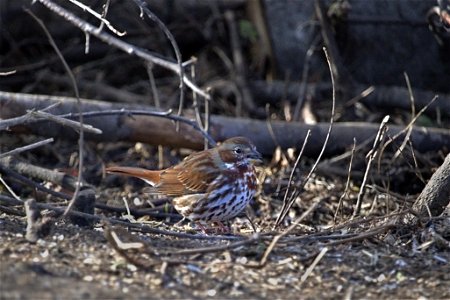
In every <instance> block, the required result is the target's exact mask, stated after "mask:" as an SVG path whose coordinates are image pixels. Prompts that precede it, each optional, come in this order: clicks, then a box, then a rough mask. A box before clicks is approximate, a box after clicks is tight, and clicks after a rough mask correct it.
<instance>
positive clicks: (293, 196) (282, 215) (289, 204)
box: [275, 47, 336, 227]
mask: <svg viewBox="0 0 450 300" xmlns="http://www.w3.org/2000/svg"><path fill="white" fill-rule="evenodd" d="M323 51H324V53H325V57H326V59H327V63H328V68H329V71H330V77H331V86H332V89H333V93H332V95H333V97H332V106H331V117H330V122H329V124H330V125H329V126H328V131H327V135H326V137H325V141H324V142H323V145H322V149H321V150H320V153H319V155H318V156H317V159H316V162H315V163H314V165H313V166H312V168H311V170H310V171H309V174H308V175H307V176H306V178H305V180H304V181H303V183H302V186H301V187H300V188H299V189H297V191H296V192H295V193H292V194H291V197H290V198H289V200H288V201H287V203H286V202H284V203H283V208H285V209H284V210H283V209H282V211H281V213H280V215H279V216H278V218H277V222H275V226H276V227H277V226H279V225H280V224H281V222H283V220H284V218H285V217H286V215H287V213H288V212H289V210H290V209H291V207H292V205H294V202H295V199H296V198H297V197H298V195H299V194H300V192H301V190H302V189H303V187H304V186H305V184H306V183H307V182H308V180H309V179H310V178H311V176H312V174H313V173H314V171H315V170H316V168H317V165H318V164H319V162H320V159H321V158H322V155H323V153H324V152H325V148H326V147H327V144H328V140H329V139H330V135H331V130H332V128H333V123H334V114H335V106H336V85H335V82H334V74H333V71H332V65H331V60H330V57H329V56H328V52H327V49H326V48H325V47H324V48H323Z"/></svg>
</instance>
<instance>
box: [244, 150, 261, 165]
mask: <svg viewBox="0 0 450 300" xmlns="http://www.w3.org/2000/svg"><path fill="white" fill-rule="evenodd" d="M247 158H248V160H249V161H250V162H251V163H252V164H260V163H262V155H261V153H259V152H258V151H256V150H254V151H252V152H251V153H249V154H248V156H247Z"/></svg>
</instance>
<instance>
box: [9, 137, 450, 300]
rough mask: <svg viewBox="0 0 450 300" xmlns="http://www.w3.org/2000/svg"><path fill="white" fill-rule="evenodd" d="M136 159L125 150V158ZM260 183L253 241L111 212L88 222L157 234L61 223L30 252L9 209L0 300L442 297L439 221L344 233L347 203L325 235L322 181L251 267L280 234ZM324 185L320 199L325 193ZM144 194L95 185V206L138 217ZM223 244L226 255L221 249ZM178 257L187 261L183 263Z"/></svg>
mask: <svg viewBox="0 0 450 300" xmlns="http://www.w3.org/2000/svg"><path fill="white" fill-rule="evenodd" d="M114 147H116V146H114ZM114 147H113V148H114ZM146 147H147V146H146ZM148 149H153V148H152V147H148ZM99 151H101V150H99ZM149 151H151V150H149ZM113 152H114V151H113ZM114 153H115V152H114ZM117 153H120V152H117ZM102 155H103V156H102V157H107V156H108V154H105V153H103V154H102ZM135 155H137V153H135V152H134V151H129V153H128V157H127V158H128V159H135V157H134V156H135ZM267 171H268V169H266V172H267ZM267 178H269V177H266V179H264V176H261V179H262V180H263V184H262V189H261V191H260V194H259V195H258V197H257V198H256V200H255V202H254V203H253V205H252V211H253V212H252V214H253V222H254V223H255V225H256V227H257V231H258V232H259V234H258V235H256V236H255V235H254V233H253V231H252V229H251V226H250V225H249V223H248V221H247V220H246V219H245V218H238V219H237V220H235V221H234V222H233V224H231V228H232V230H233V233H232V234H227V235H220V234H208V235H205V234H203V233H201V232H198V231H197V230H194V229H192V227H191V225H190V224H189V223H183V224H182V225H177V226H175V225H174V223H175V222H176V221H178V220H179V219H177V218H174V217H173V216H175V214H174V213H173V212H172V211H171V209H170V208H169V209H167V208H165V212H166V213H167V215H168V216H172V219H170V218H168V217H167V218H154V217H148V216H144V217H140V218H139V217H136V218H134V217H132V216H127V214H126V213H125V210H124V211H123V212H111V211H108V209H106V208H105V207H103V209H99V208H97V209H96V215H98V216H103V217H107V218H109V220H122V221H124V222H129V221H128V220H138V224H141V223H143V224H145V225H144V229H145V228H150V231H151V230H152V229H161V230H162V232H161V233H160V234H156V233H149V232H148V231H147V232H146V230H142V227H139V226H140V225H136V226H135V227H132V228H129V229H127V227H126V226H124V225H122V224H113V225H107V224H106V223H105V222H94V224H93V226H92V227H89V226H79V225H75V224H73V223H71V222H70V221H69V220H68V219H60V218H58V219H54V220H53V221H52V225H53V226H52V228H51V231H50V234H49V235H47V236H45V237H43V238H41V239H39V240H38V241H37V242H36V243H30V242H28V241H27V240H26V238H25V235H26V226H27V221H26V218H25V217H24V213H23V209H22V207H21V206H16V207H15V208H14V207H10V208H13V209H15V210H14V212H10V213H7V212H3V213H2V214H1V215H0V253H1V255H0V257H1V280H0V282H1V299H130V298H182V299H186V298H190V299H192V298H221V299H224V298H239V299H242V298H279V299H299V298H300V299H317V298H328V299H331V298H345V299H351V298H354V299H360V298H368V299H379V298H391V299H392V298H414V299H417V298H421V299H448V298H450V267H449V264H450V250H449V246H448V243H449V240H450V231H449V228H450V221H449V219H450V218H449V217H448V215H447V216H443V217H441V218H436V219H435V220H433V221H430V222H429V224H423V225H422V226H415V227H408V226H405V225H402V222H400V221H398V222H394V223H391V221H392V220H397V219H396V218H397V216H398V215H396V214H395V211H394V212H393V213H391V214H388V213H385V212H383V205H381V204H378V206H377V210H375V213H373V214H372V215H367V216H366V217H361V218H357V219H355V220H353V221H351V222H350V221H349V216H348V215H345V211H346V209H347V208H346V205H347V204H346V203H344V215H343V216H342V219H341V221H338V222H336V224H335V225H333V224H334V223H333V217H332V215H333V210H335V209H336V205H337V202H338V201H337V197H330V196H329V195H332V194H333V193H335V191H334V190H333V186H334V188H335V189H336V190H339V189H341V188H342V186H341V185H339V184H337V183H336V182H335V183H334V185H333V182H332V181H331V180H329V179H328V180H327V179H324V178H316V179H315V180H314V184H311V185H307V187H306V189H307V190H308V193H306V194H305V195H304V196H305V197H304V201H302V202H301V203H297V207H296V208H293V209H292V210H293V212H292V213H290V214H289V216H288V219H289V220H295V218H296V217H298V216H299V215H300V214H301V213H304V212H305V211H306V210H307V209H308V208H310V207H311V206H314V205H315V206H314V209H313V210H312V211H311V213H309V214H308V217H306V218H305V219H304V221H303V222H301V223H300V224H299V225H298V226H297V227H296V228H294V229H293V230H292V231H291V232H290V233H289V234H287V235H286V236H283V237H281V238H280V239H279V240H278V242H277V243H276V244H275V247H274V248H273V250H272V251H271V253H270V255H269V256H268V258H267V262H266V263H265V264H264V265H263V266H261V265H259V264H260V262H261V260H262V259H263V256H264V253H265V252H266V251H267V249H268V247H269V245H270V242H271V241H272V240H273V238H274V237H275V236H276V235H277V232H275V231H272V229H271V228H272V226H273V224H274V221H275V217H276V216H277V211H276V209H277V207H278V206H279V205H280V203H281V200H280V199H278V200H276V199H270V196H273V195H274V194H273V189H272V188H271V183H270V182H271V181H270V180H269V179H267ZM93 181H95V180H93ZM324 186H327V187H328V196H326V195H325V194H323V192H324V189H323V187H324ZM143 187H144V186H143V185H142V184H141V183H140V182H139V181H135V180H133V179H123V178H119V177H115V176H112V177H107V178H104V179H103V180H101V181H100V182H99V184H98V186H97V188H96V192H97V204H98V205H100V204H103V205H104V206H105V205H106V206H108V207H121V208H122V209H124V208H123V202H122V201H121V198H126V199H127V200H128V201H129V203H131V204H133V205H130V206H132V207H131V209H132V211H133V212H136V211H140V210H142V209H144V208H143V207H144V206H145V205H146V204H145V203H146V201H141V202H139V201H138V200H137V199H141V200H142V199H149V198H151V196H149V195H148V194H146V192H145V188H144V189H143ZM330 189H331V190H330ZM23 192H26V190H23ZM308 194H310V195H309V196H308ZM320 195H322V196H320ZM369 196H371V194H370V193H369ZM350 198H353V199H354V195H353V196H350ZM317 199H318V200H317ZM48 203H50V204H52V205H54V206H55V207H56V206H60V205H66V204H64V203H60V204H57V203H53V202H51V201H49V202H48ZM380 203H381V202H380ZM134 204H138V205H134ZM139 205H140V206H139ZM348 205H352V202H351V201H350V202H349V203H348ZM98 207H101V206H98ZM365 207H366V206H363V210H367V208H365ZM147 209H148V207H147ZM378 210H379V211H378ZM42 213H45V211H43V212H42ZM330 215H331V216H330ZM346 218H347V220H345V219H346ZM392 224H393V225H392ZM391 225H392V226H391ZM282 228H283V227H282ZM282 228H281V229H282ZM106 229H108V230H113V231H114V232H116V233H117V236H119V239H120V240H130V239H131V242H133V241H134V242H136V241H137V242H138V243H144V244H145V245H146V246H145V249H144V248H139V249H128V250H125V251H124V253H125V254H124V253H122V254H120V253H118V252H117V251H116V250H115V248H117V245H114V244H113V243H111V241H110V240H108V239H107V238H106V237H105V230H106ZM177 234H179V235H178V236H177ZM437 237H440V238H441V239H438V238H437ZM239 242H242V245H240V246H239V245H237V244H236V243H239ZM224 245H231V246H230V248H228V249H222V248H220V247H221V246H224ZM124 248H126V247H124ZM205 249H206V250H205ZM186 250H188V251H191V252H190V253H187V254H183V253H182V251H186ZM197 250H198V251H197ZM131 262H134V264H133V263H131Z"/></svg>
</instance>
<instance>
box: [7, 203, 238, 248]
mask: <svg viewBox="0 0 450 300" xmlns="http://www.w3.org/2000/svg"><path fill="white" fill-rule="evenodd" d="M0 203H6V204H9V205H23V201H21V200H17V199H14V198H11V197H7V196H3V195H0ZM36 204H37V206H38V208H40V209H48V210H51V211H55V212H57V213H59V214H63V213H64V211H65V210H64V209H63V208H58V207H54V206H53V205H50V204H46V203H36ZM69 215H70V216H77V217H81V218H85V219H86V220H92V221H96V222H100V221H102V220H105V218H104V217H100V216H96V215H91V214H86V213H82V212H79V211H75V210H72V211H70V212H69ZM106 220H108V221H109V222H110V223H111V224H118V225H122V226H124V227H127V228H132V229H137V230H139V231H140V232H144V233H151V234H161V235H167V236H173V237H178V238H190V239H199V240H238V239H244V237H240V236H218V235H203V234H189V233H184V232H175V231H169V230H162V229H157V228H153V227H150V226H147V225H144V224H141V223H128V222H125V221H120V220H116V219H112V218H106Z"/></svg>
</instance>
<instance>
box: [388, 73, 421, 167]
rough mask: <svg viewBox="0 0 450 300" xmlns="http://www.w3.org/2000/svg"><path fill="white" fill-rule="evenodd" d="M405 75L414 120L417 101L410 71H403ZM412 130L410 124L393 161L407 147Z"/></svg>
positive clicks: (392, 160)
mask: <svg viewBox="0 0 450 300" xmlns="http://www.w3.org/2000/svg"><path fill="white" fill-rule="evenodd" d="M403 75H404V76H405V81H406V86H407V87H408V93H409V101H410V103H411V120H413V119H414V118H415V116H416V106H415V104H414V102H415V100H414V94H413V91H412V87H411V82H410V81H409V77H408V73H406V72H403ZM411 132H412V126H410V127H409V128H408V131H407V132H406V134H405V137H404V138H403V142H402V144H401V145H400V147H399V149H398V150H397V151H396V152H395V154H394V156H393V157H392V158H391V163H393V162H394V160H395V159H397V157H398V156H399V155H400V152H401V151H402V150H403V149H404V148H405V146H406V144H407V142H408V140H409V137H410V136H411Z"/></svg>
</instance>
